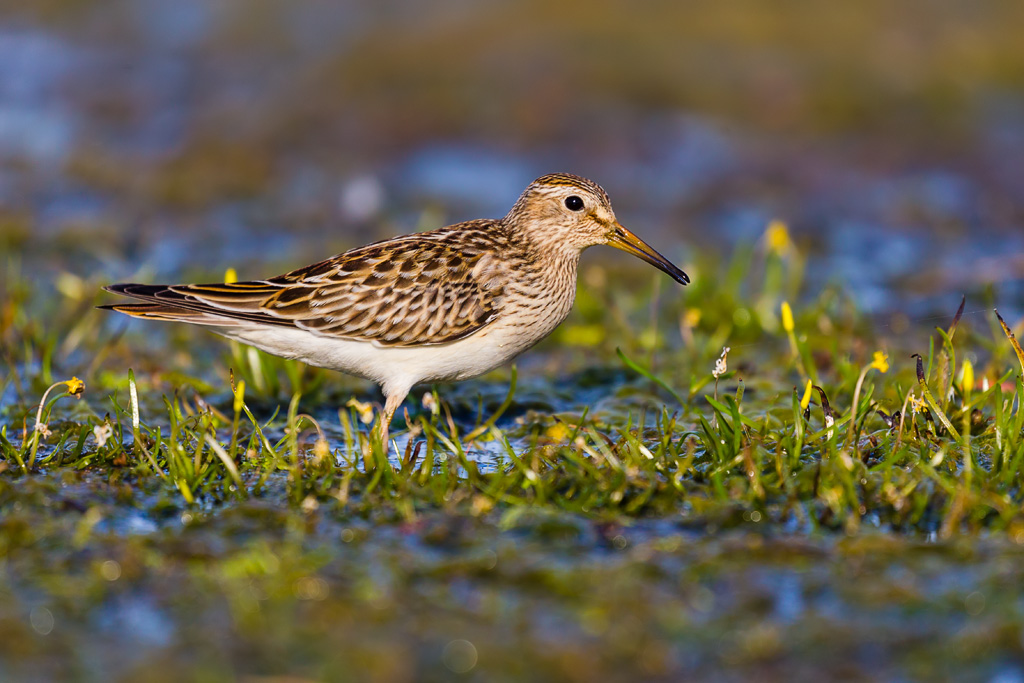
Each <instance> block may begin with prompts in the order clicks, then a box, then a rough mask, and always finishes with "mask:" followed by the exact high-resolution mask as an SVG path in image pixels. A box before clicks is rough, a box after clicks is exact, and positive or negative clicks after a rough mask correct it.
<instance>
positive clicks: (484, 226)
mask: <svg viewBox="0 0 1024 683" xmlns="http://www.w3.org/2000/svg"><path fill="white" fill-rule="evenodd" d="M596 244H609V245H611V246H613V247H617V248H619V249H622V250H623V251H626V252H629V253H630V254H634V255H635V256H638V257H640V258H641V259H643V260H644V261H647V262H648V263H650V264H652V265H653V266H655V267H657V268H659V269H660V270H663V271H664V272H666V273H668V274H669V275H670V276H671V277H672V278H673V279H674V280H675V281H676V282H679V283H680V284H683V285H685V284H687V283H688V282H689V281H690V280H689V278H688V277H687V275H686V273H684V272H683V271H682V270H680V269H679V268H677V267H676V266H674V265H672V263H671V262H669V261H668V260H667V259H666V258H665V257H664V256H662V255H661V254H659V253H658V252H656V251H655V250H654V249H652V248H651V247H650V246H649V245H647V244H646V243H645V242H644V241H643V240H641V239H640V238H639V237H637V236H636V235H634V234H633V233H631V232H630V231H629V230H626V228H624V227H622V225H620V224H619V222H618V221H617V220H615V213H614V212H613V211H612V206H611V202H610V201H609V200H608V195H607V194H606V193H605V191H604V190H603V189H601V187H600V186H599V185H597V184H596V183H594V182H591V181H590V180H587V179H585V178H580V177H579V176H574V175H569V174H566V173H553V174H550V175H545V176H542V177H540V178H538V179H537V180H535V181H533V182H532V183H530V186H529V187H527V188H526V190H525V191H524V192H523V194H522V195H521V196H520V197H519V199H518V201H516V203H515V205H514V206H513V207H512V210H511V211H509V212H508V215H506V216H505V217H504V218H501V219H497V220H494V219H485V220H474V221H468V222H465V223H459V224H457V225H452V226H449V227H446V228H439V229H437V230H431V231H429V232H422V233H416V234H413V235H405V236H403V237H396V238H394V239H390V240H385V241H383V242H377V243H375V244H370V245H368V246H365V247H359V248H358V249H353V250H351V251H347V252H345V253H344V254H339V255H337V256H333V257H331V258H329V259H327V260H326V261H321V262H320V263H315V264H313V265H311V266H306V267H305V268H300V269H299V270H295V271H292V272H290V273H287V274H285V275H280V276H278V277H273V278H270V279H268V280H257V281H254V282H232V283H222V284H206V285H201V284H195V285H140V284H116V285H110V286H109V287H106V289H107V291H110V292H114V293H116V294H124V295H126V296H130V297H134V298H136V299H141V300H142V301H143V302H145V303H127V304H115V305H112V306H104V307H103V308H109V309H113V310H115V311H120V312H121V313H126V314H128V315H131V316H135V317H137V318H149V319H156V320H173V321H177V322H186V323H192V324H194V325H205V326H207V327H210V328H211V329H212V330H213V331H214V332H216V333H218V334H221V335H223V336H225V337H228V338H230V339H236V340H238V341H240V342H243V343H245V344H250V345H252V346H255V347H256V348H259V349H263V350H264V351H267V352H269V353H273V354H276V355H278V356H282V357H284V358H294V359H298V360H301V361H303V362H305V363H308V364H310V365H316V366H319V367H323V368H329V369H332V370H340V371H342V372H346V373H349V374H351V375H357V376H359V377H363V378H365V379H368V380H372V381H373V382H376V383H377V384H379V385H380V386H381V389H382V390H383V392H384V397H385V406H384V414H383V416H382V418H381V423H380V424H381V438H382V443H383V444H384V445H385V448H386V447H387V442H388V439H387V434H388V426H389V424H390V422H391V418H392V417H393V415H394V413H395V411H396V410H397V409H398V407H399V406H400V405H401V403H402V401H404V400H405V397H406V396H407V395H408V393H409V391H410V390H411V389H412V387H413V385H414V384H417V383H419V382H432V381H450V380H462V379H467V378H469V377H475V376H476V375H480V374H483V373H485V372H487V371H489V370H492V369H494V368H496V367H498V366H499V365H502V364H503V363H507V362H508V361H510V360H511V359H513V358H515V357H516V356H518V355H519V354H520V353H522V352H523V351H525V350H527V349H528V348H530V347H531V346H533V345H534V344H536V343H537V342H539V341H540V340H541V339H543V338H544V337H545V336H547V335H548V334H549V333H550V332H551V331H552V330H554V329H555V327H557V326H558V324H559V323H561V322H562V321H563V320H564V319H565V317H566V316H567V315H568V314H569V309H570V308H572V304H573V300H574V299H575V298H576V270H577V266H578V264H579V259H580V254H581V252H582V251H583V250H584V249H586V248H587V247H591V246H594V245H596Z"/></svg>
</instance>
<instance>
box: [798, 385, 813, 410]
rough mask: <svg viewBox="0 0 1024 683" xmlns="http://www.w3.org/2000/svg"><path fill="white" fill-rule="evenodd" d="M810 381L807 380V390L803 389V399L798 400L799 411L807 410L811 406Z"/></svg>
mask: <svg viewBox="0 0 1024 683" xmlns="http://www.w3.org/2000/svg"><path fill="white" fill-rule="evenodd" d="M811 386H812V384H811V380H807V388H806V389H804V397H803V398H802V399H800V410H807V406H809V405H811Z"/></svg>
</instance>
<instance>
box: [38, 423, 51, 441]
mask: <svg viewBox="0 0 1024 683" xmlns="http://www.w3.org/2000/svg"><path fill="white" fill-rule="evenodd" d="M36 431H37V432H39V435H40V436H42V437H43V438H44V439H47V438H49V436H50V429H49V428H48V427H47V426H46V423H44V422H37V423H36Z"/></svg>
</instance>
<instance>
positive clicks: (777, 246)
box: [764, 219, 793, 255]
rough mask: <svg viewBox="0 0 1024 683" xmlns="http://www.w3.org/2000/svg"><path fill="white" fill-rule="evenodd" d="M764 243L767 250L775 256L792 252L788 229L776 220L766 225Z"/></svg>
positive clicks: (791, 241)
mask: <svg viewBox="0 0 1024 683" xmlns="http://www.w3.org/2000/svg"><path fill="white" fill-rule="evenodd" d="M764 241H765V244H767V245H768V250H769V251H772V252H775V253H776V254H779V255H783V254H788V253H789V252H791V251H792V250H793V240H792V239H790V237H789V228H788V227H787V226H786V224H785V223H784V222H782V221H780V220H778V219H776V220H774V221H772V222H771V223H769V224H768V229H767V230H765V231H764Z"/></svg>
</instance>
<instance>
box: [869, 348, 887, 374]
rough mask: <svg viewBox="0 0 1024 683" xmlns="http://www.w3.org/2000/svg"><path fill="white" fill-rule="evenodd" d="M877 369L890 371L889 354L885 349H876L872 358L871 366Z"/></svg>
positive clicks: (883, 371) (884, 371) (882, 371)
mask: <svg viewBox="0 0 1024 683" xmlns="http://www.w3.org/2000/svg"><path fill="white" fill-rule="evenodd" d="M870 367H873V368H874V369H875V370H878V371H879V372H881V373H886V372H889V356H887V355H886V354H885V353H884V352H883V351H875V356H874V358H872V360H871V366H870Z"/></svg>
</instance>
